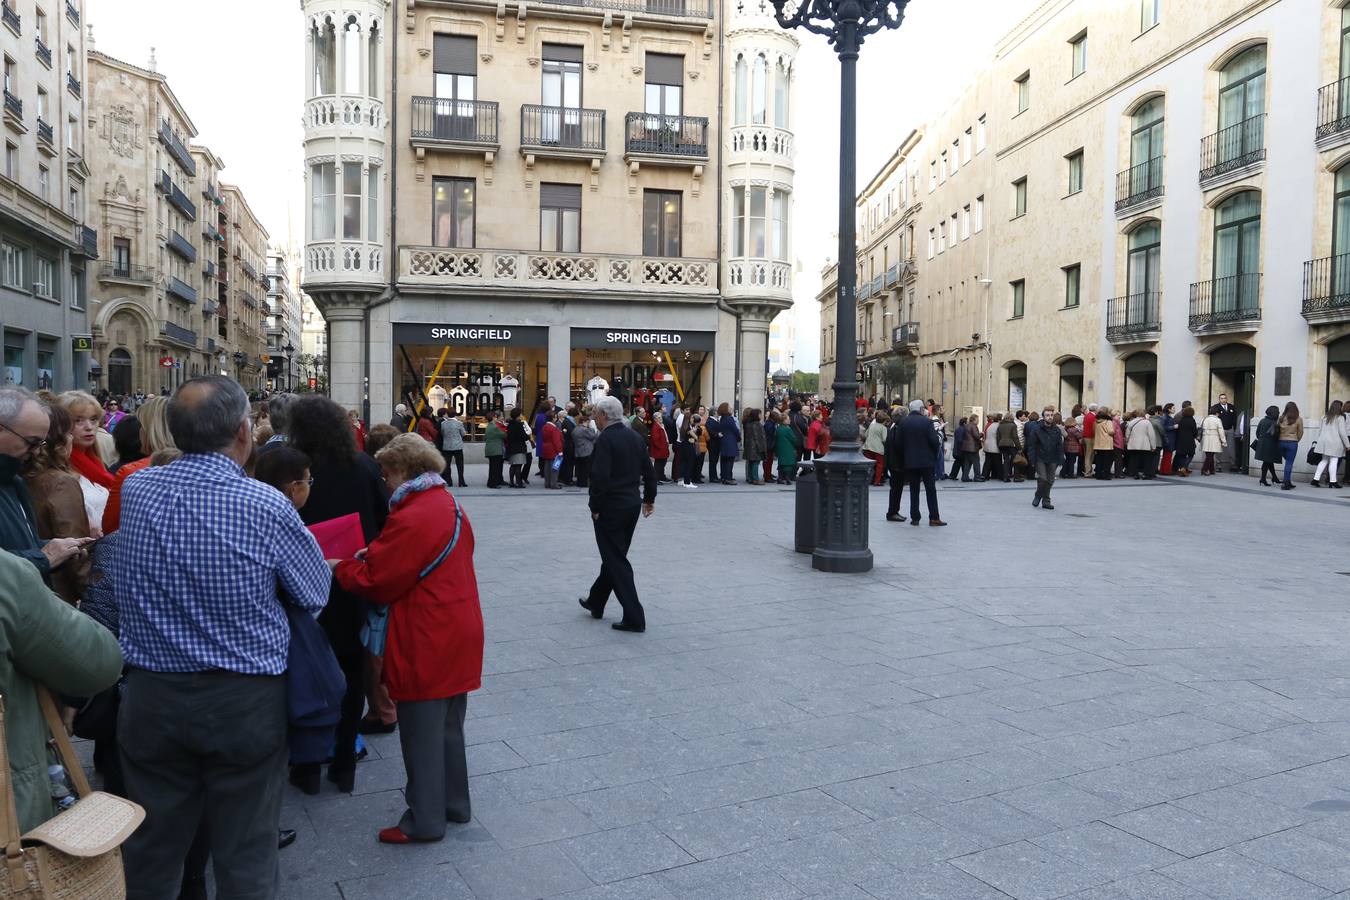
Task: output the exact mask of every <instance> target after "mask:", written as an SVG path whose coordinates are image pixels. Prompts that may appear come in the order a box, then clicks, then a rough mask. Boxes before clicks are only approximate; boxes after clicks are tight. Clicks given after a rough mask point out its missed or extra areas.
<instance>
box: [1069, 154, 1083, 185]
mask: <svg viewBox="0 0 1350 900" xmlns="http://www.w3.org/2000/svg"><path fill="white" fill-rule="evenodd" d="M1065 159H1067V160H1068V161H1069V193H1070V194H1076V193H1078V192H1079V191H1081V190H1082V189H1083V151H1082V150H1076V151H1074V152H1073V153H1070V154H1069V155H1068V156H1066V157H1065Z"/></svg>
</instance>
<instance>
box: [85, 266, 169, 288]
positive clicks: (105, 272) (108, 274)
mask: <svg viewBox="0 0 1350 900" xmlns="http://www.w3.org/2000/svg"><path fill="white" fill-rule="evenodd" d="M98 277H99V278H111V279H116V280H119V281H135V282H138V283H140V284H150V283H151V282H153V281H154V280H155V270H154V269H151V268H149V267H147V266H132V265H126V266H122V265H118V264H117V263H104V264H103V265H102V266H101V267H99V271H98Z"/></svg>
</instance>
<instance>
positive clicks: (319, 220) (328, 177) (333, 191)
mask: <svg viewBox="0 0 1350 900" xmlns="http://www.w3.org/2000/svg"><path fill="white" fill-rule="evenodd" d="M309 189H310V210H309V226H310V240H315V241H331V240H333V238H335V237H337V169H336V168H335V167H334V164H333V163H318V164H316V165H313V166H310V169H309Z"/></svg>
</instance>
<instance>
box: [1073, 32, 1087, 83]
mask: <svg viewBox="0 0 1350 900" xmlns="http://www.w3.org/2000/svg"><path fill="white" fill-rule="evenodd" d="M1087 51H1088V33H1087V29H1086V28H1084V29H1083V30H1082V31H1080V32H1079V33H1078V35H1077V36H1076V37H1074V38H1073V39H1071V40H1070V41H1069V80H1070V81H1073V80H1074V79H1075V78H1077V77H1078V76H1079V75H1082V74H1083V73H1084V72H1086V71H1087Z"/></svg>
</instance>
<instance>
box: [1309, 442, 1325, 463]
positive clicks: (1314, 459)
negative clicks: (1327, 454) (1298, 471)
mask: <svg viewBox="0 0 1350 900" xmlns="http://www.w3.org/2000/svg"><path fill="white" fill-rule="evenodd" d="M1321 461H1322V454H1320V453H1318V452H1317V441H1313V442H1312V446H1311V447H1309V448H1308V465H1310V466H1315V465H1317V464H1318V463H1320V462H1321Z"/></svg>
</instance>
